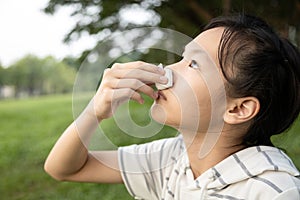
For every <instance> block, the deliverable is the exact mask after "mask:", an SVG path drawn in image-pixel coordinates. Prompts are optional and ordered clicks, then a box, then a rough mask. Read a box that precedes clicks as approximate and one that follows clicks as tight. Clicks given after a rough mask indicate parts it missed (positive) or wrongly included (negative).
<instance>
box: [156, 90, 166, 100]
mask: <svg viewBox="0 0 300 200" xmlns="http://www.w3.org/2000/svg"><path fill="white" fill-rule="evenodd" d="M159 99H163V100H167V98H166V96H165V94H164V93H163V91H162V90H158V98H157V100H159Z"/></svg>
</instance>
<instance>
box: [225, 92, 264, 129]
mask: <svg viewBox="0 0 300 200" xmlns="http://www.w3.org/2000/svg"><path fill="white" fill-rule="evenodd" d="M259 109H260V104H259V100H258V99H257V98H255V97H243V98H237V99H231V100H228V103H227V109H226V112H225V114H224V121H225V122H226V123H228V124H241V123H244V122H247V121H249V120H251V119H252V118H253V117H255V116H256V115H257V113H258V112H259Z"/></svg>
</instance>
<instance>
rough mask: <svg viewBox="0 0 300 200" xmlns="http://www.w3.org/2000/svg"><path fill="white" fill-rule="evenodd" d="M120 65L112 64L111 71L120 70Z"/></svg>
mask: <svg viewBox="0 0 300 200" xmlns="http://www.w3.org/2000/svg"><path fill="white" fill-rule="evenodd" d="M121 65H122V64H121V63H114V64H113V65H112V67H111V68H112V69H117V68H120V67H121Z"/></svg>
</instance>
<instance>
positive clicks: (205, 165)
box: [181, 131, 244, 178]
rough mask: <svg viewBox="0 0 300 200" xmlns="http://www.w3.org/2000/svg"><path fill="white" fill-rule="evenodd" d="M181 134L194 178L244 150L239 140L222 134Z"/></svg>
mask: <svg viewBox="0 0 300 200" xmlns="http://www.w3.org/2000/svg"><path fill="white" fill-rule="evenodd" d="M181 133H182V136H183V140H184V143H185V146H186V148H187V153H188V157H189V161H190V165H191V169H192V171H193V174H194V178H197V177H198V176H200V175H201V174H202V173H203V172H205V171H206V170H208V169H210V168H212V167H213V166H215V165H216V164H218V163H219V162H221V161H222V160H224V159H225V158H226V157H228V156H230V155H231V154H233V153H235V152H237V151H239V150H241V149H243V148H244V147H243V146H242V145H239V144H240V140H238V139H236V138H230V137H226V134H224V133H219V134H216V133H197V134H196V135H195V134H194V136H193V137H191V134H189V133H187V132H184V131H183V132H181Z"/></svg>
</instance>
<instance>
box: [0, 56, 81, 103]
mask: <svg viewBox="0 0 300 200" xmlns="http://www.w3.org/2000/svg"><path fill="white" fill-rule="evenodd" d="M2 71H3V70H2ZM0 72H1V71H0ZM1 74H2V73H1ZM75 75H76V71H75V69H74V68H71V67H70V66H68V65H67V64H66V63H65V62H58V61H57V60H55V59H54V58H53V57H46V58H43V59H40V58H38V57H36V56H33V55H28V56H25V57H24V58H22V59H20V60H19V61H17V62H16V63H14V64H12V65H11V66H10V67H9V68H7V69H5V75H4V76H5V77H6V79H4V81H5V84H6V85H13V86H14V87H15V96H16V97H20V96H23V95H26V96H27V95H29V96H33V95H41V94H53V93H67V92H71V91H72V88H73V82H74V80H75ZM0 76H1V75H0ZM0 78H1V77H0Z"/></svg>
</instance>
